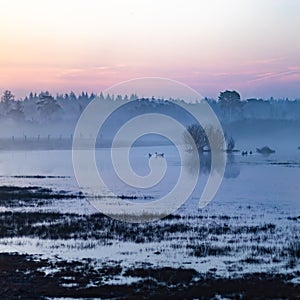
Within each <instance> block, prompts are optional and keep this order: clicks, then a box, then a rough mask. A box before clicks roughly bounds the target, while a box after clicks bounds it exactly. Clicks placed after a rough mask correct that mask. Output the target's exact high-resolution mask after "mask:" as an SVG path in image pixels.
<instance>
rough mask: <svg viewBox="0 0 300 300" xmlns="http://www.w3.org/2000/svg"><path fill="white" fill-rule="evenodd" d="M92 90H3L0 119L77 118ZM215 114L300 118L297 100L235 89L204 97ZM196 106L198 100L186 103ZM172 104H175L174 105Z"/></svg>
mask: <svg viewBox="0 0 300 300" xmlns="http://www.w3.org/2000/svg"><path fill="white" fill-rule="evenodd" d="M95 97H96V95H95V94H94V93H90V94H88V93H86V92H82V93H81V94H79V95H76V94H75V93H74V92H70V93H68V94H57V95H56V96H52V95H51V94H50V93H49V92H41V93H39V94H37V93H30V94H29V95H28V96H26V97H25V98H24V99H15V96H14V95H13V93H12V92H11V91H5V92H4V93H3V94H2V96H1V102H0V119H12V120H18V121H20V120H22V121H29V122H37V123H39V122H45V121H54V120H63V121H67V120H77V119H78V118H79V116H80V114H81V113H82V111H83V110H84V108H85V107H86V106H87V105H88V104H89V103H90V101H92V100H93V99H95ZM136 99H138V96H137V95H136V94H132V95H129V96H128V95H125V96H123V97H122V96H121V95H110V94H107V95H103V93H100V95H99V101H102V102H103V103H112V102H115V101H125V102H126V101H129V100H136ZM139 100H140V101H138V102H137V103H136V107H135V109H136V110H141V111H143V110H144V109H147V107H152V108H154V109H157V108H160V109H163V110H165V109H168V110H170V109H172V107H171V106H172V104H174V103H176V101H182V100H179V99H176V100H174V99H168V100H171V101H165V100H164V99H154V98H151V99H148V98H147V99H144V98H142V99H139ZM206 100H207V101H208V102H209V104H210V105H211V107H212V109H213V110H214V111H215V113H216V114H217V116H218V117H219V118H220V119H221V121H224V122H229V123H230V122H234V121H237V120H246V119H284V120H299V119H300V100H295V101H289V100H288V99H284V100H283V99H282V100H275V99H273V98H270V99H268V100H262V99H247V100H242V99H241V96H240V94H239V93H238V92H236V91H223V92H221V93H220V95H219V97H218V99H217V100H213V99H206ZM186 105H191V106H192V105H194V106H197V105H198V106H199V107H200V105H201V103H194V104H186ZM174 107H175V106H174Z"/></svg>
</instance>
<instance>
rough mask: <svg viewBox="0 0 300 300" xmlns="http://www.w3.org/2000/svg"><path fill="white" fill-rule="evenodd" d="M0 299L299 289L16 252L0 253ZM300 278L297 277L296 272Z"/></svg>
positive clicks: (291, 293)
mask: <svg viewBox="0 0 300 300" xmlns="http://www.w3.org/2000/svg"><path fill="white" fill-rule="evenodd" d="M0 266H1V267H0V297H1V298H2V299H45V297H71V298H80V297H82V298H85V297H99V298H106V299H107V298H115V299H128V298H131V299H158V298H160V299H162V298H164V299H171V298H173V299H174V298H175V299H176V298H178V299H179V298H180V299H183V298H185V299H192V298H200V299H212V298H214V297H217V296H218V297H220V296H222V297H227V298H229V299H253V298H255V299H266V298H271V299H282V298H290V299H291V298H293V299H300V296H299V295H300V294H299V292H300V287H299V285H296V284H293V283H291V282H289V280H290V279H291V276H289V275H271V274H266V273H260V274H259V273H257V274H251V275H250V274H249V275H245V276H243V277H240V278H234V279H230V278H217V277H214V276H213V275H212V274H207V275H205V276H203V275H199V274H198V273H197V272H196V271H195V270H193V269H181V268H178V269H176V268H170V267H169V268H166V267H165V268H152V267H151V266H146V265H145V266H144V267H143V268H136V269H134V268H133V269H127V270H123V269H122V267H120V265H119V263H118V262H109V263H107V264H104V265H103V266H101V267H94V265H93V263H92V261H91V260H90V259H83V260H82V261H80V262H78V261H53V260H52V261H49V260H46V259H41V258H39V257H33V256H29V255H18V254H7V253H2V254H0ZM121 274H123V276H124V277H125V278H126V277H127V278H131V279H132V278H137V280H136V281H135V282H133V283H129V284H118V283H114V284H111V283H109V279H111V278H112V277H113V276H116V275H121ZM298 275H300V274H298Z"/></svg>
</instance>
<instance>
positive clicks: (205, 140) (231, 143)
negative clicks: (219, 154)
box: [183, 124, 235, 152]
mask: <svg viewBox="0 0 300 300" xmlns="http://www.w3.org/2000/svg"><path fill="white" fill-rule="evenodd" d="M183 140H184V143H185V145H186V146H187V147H188V150H189V151H195V150H197V151H199V152H204V151H210V150H211V149H215V150H220V151H223V150H225V151H227V152H232V151H234V147H235V140H234V138H233V137H232V136H228V135H227V134H226V133H224V134H223V133H222V132H221V131H220V130H218V129H216V128H214V127H213V126H208V127H206V128H203V127H201V126H200V125H199V124H192V125H189V126H188V127H187V129H186V131H185V132H184V134H183ZM210 142H211V143H210Z"/></svg>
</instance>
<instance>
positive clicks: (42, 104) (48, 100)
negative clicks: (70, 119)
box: [36, 92, 62, 119]
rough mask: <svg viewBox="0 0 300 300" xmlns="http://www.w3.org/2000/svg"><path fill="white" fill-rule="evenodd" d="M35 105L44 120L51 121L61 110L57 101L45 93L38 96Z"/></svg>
mask: <svg viewBox="0 0 300 300" xmlns="http://www.w3.org/2000/svg"><path fill="white" fill-rule="evenodd" d="M36 104H37V109H38V111H39V112H40V114H41V116H42V117H43V118H46V119H51V118H52V117H53V116H54V115H55V114H56V113H58V112H59V111H61V109H62V108H61V106H60V105H59V104H58V103H57V101H56V100H55V99H54V98H53V97H52V96H51V95H50V94H49V93H47V92H46V93H41V94H40V95H39V100H38V101H37V103H36Z"/></svg>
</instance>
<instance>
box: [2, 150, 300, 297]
mask: <svg viewBox="0 0 300 300" xmlns="http://www.w3.org/2000/svg"><path fill="white" fill-rule="evenodd" d="M159 150H160V151H163V152H164V153H165V157H166V161H167V163H168V172H169V173H167V174H166V175H167V179H166V180H165V181H163V182H162V184H159V185H157V186H155V187H154V188H152V189H148V190H147V191H144V190H142V191H134V190H130V189H129V190H126V189H125V188H124V189H122V186H121V188H120V185H118V186H116V187H115V189H116V191H118V192H119V193H117V196H116V197H119V199H121V200H124V201H125V200H127V201H152V200H155V199H156V198H157V197H161V195H163V194H165V193H166V192H168V190H169V189H170V186H171V185H172V184H173V181H174V176H175V175H176V174H178V172H179V171H178V170H179V169H180V167H181V164H180V161H179V160H178V155H177V152H176V150H174V149H173V147H171V146H164V147H160V149H159ZM254 150H255V149H254ZM105 151H108V149H100V150H99V149H98V150H97V151H96V157H97V159H98V161H97V162H98V163H99V164H100V165H101V163H103V161H102V162H101V157H103V152H105ZM154 151H155V148H153V147H136V148H134V149H133V150H132V153H131V162H132V164H133V168H135V170H136V172H137V173H139V174H145V173H147V172H148V169H147V168H148V153H150V152H151V153H153V152H154ZM102 167H103V168H105V164H104V166H103V165H102ZM108 174H109V173H108ZM299 175H300V151H299V150H297V149H294V148H291V149H284V150H283V149H282V150H280V149H279V150H278V151H276V153H275V154H271V155H270V156H263V155H260V154H257V153H255V151H254V153H253V154H252V155H248V156H242V155H241V153H240V152H237V153H234V154H232V155H230V156H229V157H228V161H227V167H226V170H225V177H224V180H223V182H222V185H221V187H220V189H219V191H218V193H217V195H216V197H215V198H214V199H213V201H212V202H210V203H209V204H208V206H206V207H205V208H203V209H198V201H199V197H200V195H201V190H202V189H203V187H204V185H205V182H206V181H205V180H206V178H207V172H205V170H204V172H202V174H201V176H200V181H199V183H198V185H197V187H196V189H195V191H194V193H193V194H192V196H191V197H190V199H188V201H187V202H186V203H185V204H184V205H183V206H182V207H181V208H180V209H179V210H177V211H175V212H174V213H173V214H172V215H169V216H167V217H165V218H163V219H161V220H158V221H155V222H148V223H142V224H135V223H128V222H121V221H117V220H114V219H112V218H109V217H107V216H105V215H103V214H101V212H99V211H97V210H96V209H95V207H94V206H93V205H92V204H93V203H95V202H94V201H102V200H105V197H104V196H103V199H102V198H99V199H97V200H95V199H94V195H93V194H91V193H90V194H89V193H86V192H82V191H81V190H80V188H79V187H78V185H77V183H76V179H75V177H74V174H73V169H72V155H71V151H69V150H53V151H14V152H5V151H2V152H1V153H0V185H1V187H0V252H1V254H0V261H1V271H0V276H1V278H2V279H4V278H5V277H7V276H9V277H10V280H7V281H5V280H1V286H0V296H1V297H5V295H10V296H12V297H13V296H16V295H22V296H23V297H24V298H28V299H30V298H33V299H37V298H41V299H42V298H43V297H44V298H45V297H48V299H52V298H57V297H69V298H72V297H77V298H88V297H90V298H91V297H102V298H127V297H136V298H141V297H143V296H144V295H147V297H148V298H151V297H152V298H157V296H158V295H160V296H165V297H177V298H203V299H206V298H207V299H210V298H214V297H215V299H219V298H222V297H227V298H234V299H239V298H242V297H244V298H261V299H264V298H288V297H289V298H297V297H299V294H300V293H299V285H300V267H299V266H300V264H299V262H300V230H299V229H300V205H299V203H300V202H299V201H300V199H299V195H300V185H299ZM108 178H109V177H108ZM120 213H121V212H120V211H119V210H118V209H116V214H120ZM125 217H126V216H124V218H125ZM146 217H147V216H146ZM149 217H150V216H149ZM16 270H17V272H15V271H16ZM12 286H13V288H12ZM30 289H33V290H34V291H35V294H32V293H29V292H28V291H30ZM8 293H10V294H8Z"/></svg>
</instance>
